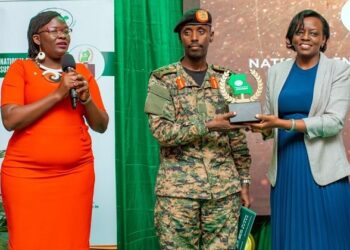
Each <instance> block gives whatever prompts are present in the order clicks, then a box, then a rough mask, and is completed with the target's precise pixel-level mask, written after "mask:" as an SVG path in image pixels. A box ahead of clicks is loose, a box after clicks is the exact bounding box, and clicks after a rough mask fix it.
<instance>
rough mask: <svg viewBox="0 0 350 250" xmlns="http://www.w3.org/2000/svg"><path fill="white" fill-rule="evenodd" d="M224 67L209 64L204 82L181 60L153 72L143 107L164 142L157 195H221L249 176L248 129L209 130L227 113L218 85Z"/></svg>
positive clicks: (158, 138) (233, 189)
mask: <svg viewBox="0 0 350 250" xmlns="http://www.w3.org/2000/svg"><path fill="white" fill-rule="evenodd" d="M224 71H225V69H224V68H221V67H218V66H214V65H209V67H208V70H207V73H206V76H205V79H204V83H203V85H202V86H201V87H199V86H198V85H197V84H196V83H195V81H194V80H193V79H192V78H191V77H190V76H189V75H188V74H187V73H186V72H185V71H184V69H183V67H182V66H181V63H180V62H178V63H175V64H171V65H168V66H166V67H163V68H160V69H157V70H155V71H154V72H153V73H152V74H151V76H150V79H149V89H148V96H147V100H146V104H145V112H146V113H147V114H148V115H149V125H150V129H151V132H152V134H153V136H154V137H155V138H156V139H157V140H158V142H159V144H160V169H159V172H158V177H157V184H156V193H157V195H160V196H169V197H183V198H192V199H212V198H213V199H220V198H222V197H226V196H228V195H230V194H233V193H236V192H239V191H240V189H241V184H240V180H241V179H250V174H249V167H250V163H251V157H250V154H249V150H248V148H247V142H246V136H245V133H244V132H243V131H241V130H239V129H236V130H233V131H229V132H214V131H208V129H207V128H206V126H205V122H206V121H208V120H210V119H212V118H213V117H214V116H215V115H217V114H220V113H225V112H227V104H226V103H225V101H224V99H223V98H222V97H221V95H220V93H219V90H218V88H217V83H218V82H219V80H220V78H221V76H222V74H223V73H224Z"/></svg>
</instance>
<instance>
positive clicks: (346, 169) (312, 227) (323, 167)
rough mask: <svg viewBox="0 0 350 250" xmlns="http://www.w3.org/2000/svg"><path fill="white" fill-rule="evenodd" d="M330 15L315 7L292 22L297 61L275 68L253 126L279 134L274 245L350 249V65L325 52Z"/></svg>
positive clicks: (287, 249)
mask: <svg viewBox="0 0 350 250" xmlns="http://www.w3.org/2000/svg"><path fill="white" fill-rule="evenodd" d="M329 36H330V31H329V25H328V23H327V21H326V20H325V19H324V18H323V17H322V16H321V15H320V14H319V13H317V12H315V11H313V10H304V11H301V12H300V13H298V14H297V15H296V16H295V17H294V18H293V19H292V21H291V23H290V25H289V28H288V31H287V34H286V44H287V48H289V49H292V50H294V51H295V52H296V57H295V59H293V60H290V61H285V62H282V63H279V64H276V65H274V66H273V67H271V68H270V70H269V72H268V80H267V88H266V107H265V108H266V109H265V114H264V115H263V114H260V115H258V116H257V117H258V118H259V119H260V120H261V122H260V123H258V124H255V125H252V127H253V129H255V130H261V132H262V133H263V134H264V136H265V137H266V138H269V137H270V138H274V151H273V158H272V163H271V165H270V167H269V170H268V177H269V180H270V182H271V185H272V187H271V225H272V249H273V250H296V249H306V250H313V249H315V250H316V249H317V250H338V249H339V250H344V249H350V242H349V237H350V184H349V180H348V176H349V175H350V166H349V163H348V160H347V156H346V151H345V148H344V144H343V140H342V130H343V126H344V123H345V120H346V117H347V114H348V107H349V100H350V67H349V65H347V64H346V63H344V62H342V61H340V60H335V59H329V58H327V57H326V56H325V55H324V54H323V52H324V51H325V50H326V48H327V41H328V39H329Z"/></svg>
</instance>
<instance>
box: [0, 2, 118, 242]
mask: <svg viewBox="0 0 350 250" xmlns="http://www.w3.org/2000/svg"><path fill="white" fill-rule="evenodd" d="M43 10H55V11H57V12H59V13H61V15H62V16H64V18H65V19H66V21H67V23H68V25H69V26H70V27H71V28H72V29H73V33H72V36H71V44H70V48H69V53H71V54H72V55H73V56H74V58H75V60H76V62H82V63H87V64H88V65H89V69H90V70H91V71H92V72H93V73H94V74H95V78H96V79H97V82H98V84H99V88H100V90H101V94H102V99H103V101H104V104H105V106H106V109H107V111H108V114H109V117H110V123H109V127H108V130H107V131H106V132H105V133H104V134H98V133H94V132H93V131H91V130H90V131H91V135H92V140H93V151H94V155H95V172H96V184H95V193H94V204H93V219H92V228H91V241H90V242H91V245H95V246H96V245H116V244H117V239H116V238H117V236H116V235H117V232H116V230H117V218H116V214H117V212H116V183H115V179H116V178H115V129H114V128H115V119H114V82H115V69H114V64H113V63H112V62H113V61H114V54H115V51H114V1H113V0H79V1H77V0H76V1H40V0H38V1H30V0H27V1H0V24H1V32H0V86H1V84H2V80H3V77H4V75H5V73H6V71H7V69H8V67H9V65H10V64H11V63H12V62H13V61H14V60H16V59H17V58H26V57H27V49H28V45H27V44H28V42H27V28H28V24H29V20H30V18H31V17H33V16H35V15H36V14H37V13H38V12H40V11H43ZM10 136H11V133H9V132H7V131H6V130H5V129H4V128H3V126H0V150H2V149H6V146H7V142H8V139H9V138H10Z"/></svg>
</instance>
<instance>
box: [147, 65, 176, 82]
mask: <svg viewBox="0 0 350 250" xmlns="http://www.w3.org/2000/svg"><path fill="white" fill-rule="evenodd" d="M176 72H177V70H176V67H175V66H174V65H168V66H165V67H162V68H159V69H156V70H155V71H153V75H154V76H155V77H157V78H158V79H161V78H162V77H163V76H165V75H168V74H172V73H176Z"/></svg>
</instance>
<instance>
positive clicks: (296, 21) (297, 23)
mask: <svg viewBox="0 0 350 250" xmlns="http://www.w3.org/2000/svg"><path fill="white" fill-rule="evenodd" d="M306 17H316V18H318V19H319V20H320V21H321V23H322V26H323V35H324V36H325V37H326V41H325V43H324V45H323V46H322V47H321V48H320V50H321V52H325V51H326V49H327V41H328V39H329V36H330V30H329V24H328V22H327V20H326V19H325V18H324V17H323V16H322V15H321V14H319V13H318V12H316V11H314V10H303V11H301V12H299V13H298V14H296V15H295V16H294V17H293V19H292V21H291V22H290V24H289V27H288V31H287V34H286V46H287V48H288V49H291V50H294V51H295V48H294V47H293V45H292V39H293V36H294V35H295V33H296V32H297V31H298V30H299V29H300V28H303V27H304V18H306Z"/></svg>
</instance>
